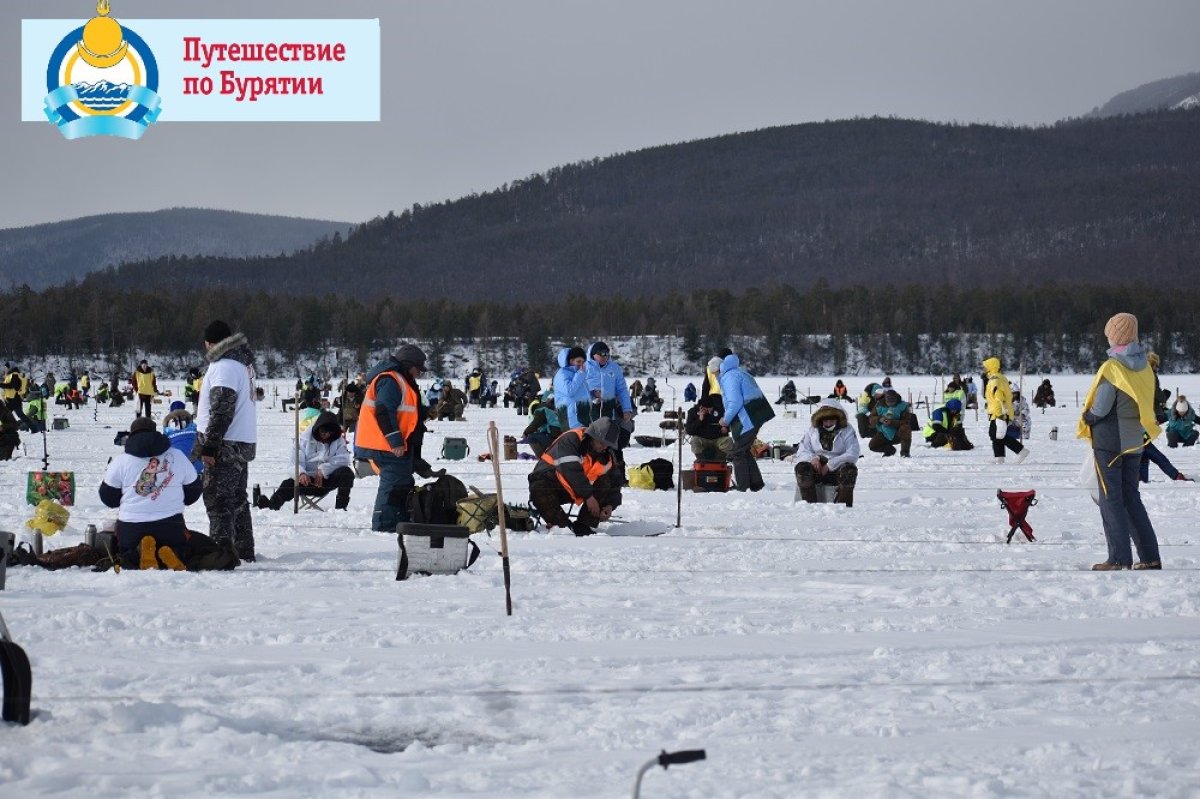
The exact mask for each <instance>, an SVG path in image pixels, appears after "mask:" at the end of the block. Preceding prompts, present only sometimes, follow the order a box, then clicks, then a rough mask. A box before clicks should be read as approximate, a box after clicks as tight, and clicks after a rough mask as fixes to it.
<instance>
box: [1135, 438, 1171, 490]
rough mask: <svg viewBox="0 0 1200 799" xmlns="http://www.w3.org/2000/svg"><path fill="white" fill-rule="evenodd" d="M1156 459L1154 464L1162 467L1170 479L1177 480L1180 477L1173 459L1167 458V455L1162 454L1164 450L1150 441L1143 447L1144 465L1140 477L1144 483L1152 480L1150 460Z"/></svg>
mask: <svg viewBox="0 0 1200 799" xmlns="http://www.w3.org/2000/svg"><path fill="white" fill-rule="evenodd" d="M1151 461H1154V465H1155V466H1157V467H1158V468H1160V469H1162V471H1163V474H1165V475H1166V476H1167V478H1168V479H1170V480H1175V479H1177V478H1178V477H1179V470H1178V469H1176V468H1175V465H1174V464H1173V463H1171V461H1169V460H1167V456H1166V455H1164V454H1162V450H1160V449H1159V448H1158V447H1156V446H1154V445H1153V444H1151V443H1150V442H1146V446H1144V447H1142V466H1141V471H1140V473H1139V474H1138V477H1139V478H1140V479H1141V481H1142V482H1143V483H1149V482H1150V462H1151Z"/></svg>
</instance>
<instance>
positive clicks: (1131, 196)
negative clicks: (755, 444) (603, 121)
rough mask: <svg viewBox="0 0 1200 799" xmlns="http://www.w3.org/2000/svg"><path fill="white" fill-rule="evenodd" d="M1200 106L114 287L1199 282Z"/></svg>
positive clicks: (547, 292)
mask: <svg viewBox="0 0 1200 799" xmlns="http://www.w3.org/2000/svg"><path fill="white" fill-rule="evenodd" d="M1198 141H1200V109H1197V110H1192V111H1171V112H1157V113H1149V114H1144V115H1141V116H1133V117H1130V116H1122V117H1115V118H1111V119H1089V120H1079V121H1072V122H1065V123H1061V124H1057V125H1055V126H1053V127H1047V128H1037V129H1030V128H1010V127H995V126H987V125H946V124H934V123H929V122H917V121H907V120H899V119H857V120H848V121H838V122H826V123H819V124H806V125H794V126H789V127H779V128H772V129H767V130H760V131H755V132H752V133H740V134H734V135H729V136H722V137H719V138H714V139H706V140H703V141H695V142H688V143H685V144H675V145H669V146H663V147H656V148H652V149H647V150H642V151H639V152H634V153H628V154H625V155H620V156H615V157H612V158H606V159H603V160H595V161H590V162H586V163H580V164H573V165H570V166H564V167H561V168H557V169H553V170H550V171H549V172H547V173H546V174H543V175H535V176H533V177H531V178H528V179H526V180H520V181H515V182H514V183H512V184H511V185H508V186H505V187H503V188H501V189H498V190H496V191H493V192H488V193H486V194H481V195H477V196H470V197H465V198H462V199H460V200H456V201H453V202H445V203H438V204H435V205H430V206H414V207H413V208H411V209H409V210H406V211H404V212H402V213H400V214H398V215H393V214H389V215H388V216H387V217H385V218H380V219H375V220H373V221H371V222H368V223H366V224H364V225H361V226H360V227H358V228H357V229H356V230H355V231H354V233H353V234H352V235H350V236H349V237H348V238H347V239H346V240H345V241H339V242H333V243H326V244H323V245H321V246H318V247H315V248H313V249H312V250H311V251H308V252H305V253H302V254H298V255H295V256H292V257H276V258H252V259H237V260H229V259H219V258H181V259H174V258H172V259H160V260H157V261H150V262H146V263H142V264H137V265H128V266H124V267H122V268H120V269H118V270H115V271H112V272H109V273H107V274H104V275H99V276H96V277H94V278H92V279H91V284H92V285H95V286H97V287H99V286H107V287H114V288H117V287H128V286H134V285H137V286H167V285H172V286H179V285H190V286H210V287H211V286H223V287H239V288H246V289H250V290H257V289H266V290H270V291H273V292H281V291H282V292H290V293H295V294H311V295H326V296H327V295H330V294H334V293H336V294H340V295H343V296H352V297H356V298H359V299H363V300H366V299H371V298H376V297H380V296H393V297H395V298H397V299H421V298H454V299H456V300H483V299H493V300H497V301H505V302H508V301H513V300H518V299H525V300H549V299H554V298H560V297H562V296H563V295H564V294H567V293H580V294H584V295H589V296H612V295H623V296H627V297H634V296H649V295H656V294H663V293H666V292H669V291H674V290H684V289H686V290H691V289H693V288H702V287H709V288H716V287H721V288H727V289H730V290H739V289H743V288H747V287H752V286H765V285H767V284H771V283H782V284H788V285H792V286H796V287H798V288H801V289H804V288H808V287H810V286H812V285H813V284H814V283H815V282H816V281H817V280H818V279H819V278H824V279H825V280H826V281H828V283H829V284H830V285H831V286H834V287H838V286H851V285H857V284H862V285H870V286H879V285H883V284H888V283H891V284H895V285H906V284H913V283H920V284H924V285H940V284H948V285H952V286H983V285H990V286H1020V285H1030V284H1037V283H1041V282H1043V281H1045V280H1051V279H1052V280H1057V281H1059V282H1061V283H1064V284H1084V285H1097V284H1109V285H1116V284H1120V283H1123V282H1125V281H1128V280H1129V279H1130V278H1131V277H1133V276H1136V277H1138V278H1140V279H1142V280H1145V281H1149V282H1153V283H1156V284H1159V285H1169V284H1181V283H1189V282H1190V281H1192V280H1193V279H1194V275H1195V272H1196V266H1197V265H1196V254H1197V252H1200V222H1198V220H1200V191H1197V186H1198V185H1200V147H1198V146H1197V142H1198Z"/></svg>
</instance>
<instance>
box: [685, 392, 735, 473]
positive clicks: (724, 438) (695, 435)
mask: <svg viewBox="0 0 1200 799" xmlns="http://www.w3.org/2000/svg"><path fill="white" fill-rule="evenodd" d="M718 402H719V397H717V395H714V394H709V395H708V396H707V397H703V398H701V400H700V401H699V402H697V403H696V404H695V405H693V406H692V407H691V408H689V409H688V412H687V420H686V421H685V422H684V425H683V429H684V432H686V433H687V434H688V435H689V436H691V439H692V454H694V455H695V456H696V459H697V460H702V461H727V460H729V456H730V455H732V454H733V439H732V438H731V437H730V436H729V433H728V432H727V431H725V430H722V429H721V411H719V410H717V407H716V406H717V404H718Z"/></svg>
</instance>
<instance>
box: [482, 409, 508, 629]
mask: <svg viewBox="0 0 1200 799" xmlns="http://www.w3.org/2000/svg"><path fill="white" fill-rule="evenodd" d="M487 438H488V448H489V449H490V450H491V452H492V473H493V474H494V475H495V476H496V513H497V515H499V517H500V564H501V566H502V568H503V569H504V612H505V615H507V616H511V615H512V571H511V570H510V569H509V566H508V523H507V519H505V515H504V511H505V508H504V487H503V486H502V485H501V484H500V459H499V458H497V457H496V453H497V452H501V449H500V431H499V430H497V429H496V423H495V422H494V421H492V422H488V429H487Z"/></svg>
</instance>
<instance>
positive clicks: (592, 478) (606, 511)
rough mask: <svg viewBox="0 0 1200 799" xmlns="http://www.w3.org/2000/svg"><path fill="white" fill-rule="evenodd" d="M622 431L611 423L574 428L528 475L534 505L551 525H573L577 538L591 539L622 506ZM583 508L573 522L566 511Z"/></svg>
mask: <svg viewBox="0 0 1200 799" xmlns="http://www.w3.org/2000/svg"><path fill="white" fill-rule="evenodd" d="M620 438H621V429H620V427H619V426H618V423H617V422H616V421H614V420H612V419H608V418H604V419H598V420H596V421H594V422H592V423H591V424H590V425H588V426H587V428H582V427H575V428H572V429H570V430H568V431H566V432H565V433H563V434H562V435H561V436H559V437H558V438H557V439H555V441H554V443H552V444H551V445H550V446H549V447H548V448H547V449H546V451H545V452H543V453H542V457H541V459H540V460H538V463H537V466H535V467H534V468H533V471H532V472H530V473H529V501H530V503H531V504H532V505H533V506H534V507H535V508H537V509H538V512H540V513H541V514H542V518H543V519H545V520H546V526H547V527H569V528H570V529H571V530H572V531H573V532H574V533H575V535H580V536H582V535H591V534H592V533H594V532H596V526H597V525H598V524H599V523H600V522H603V521H607V520H608V518H609V517H610V516H612V512H613V509H614V508H616V507H618V506H619V505H620V504H621V485H620V482H619V481H618V479H617V476H618V474H619V472H617V470H616V469H615V468H614V461H615V457H614V455H615V453H616V449H617V445H618V444H619V443H620ZM568 502H569V503H572V504H575V505H579V506H580V508H579V516H578V518H576V520H575V521H574V522H572V521H571V518H570V516H569V515H568V514H567V513H566V511H564V510H563V508H562V506H563V505H565V504H567V503H568Z"/></svg>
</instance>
